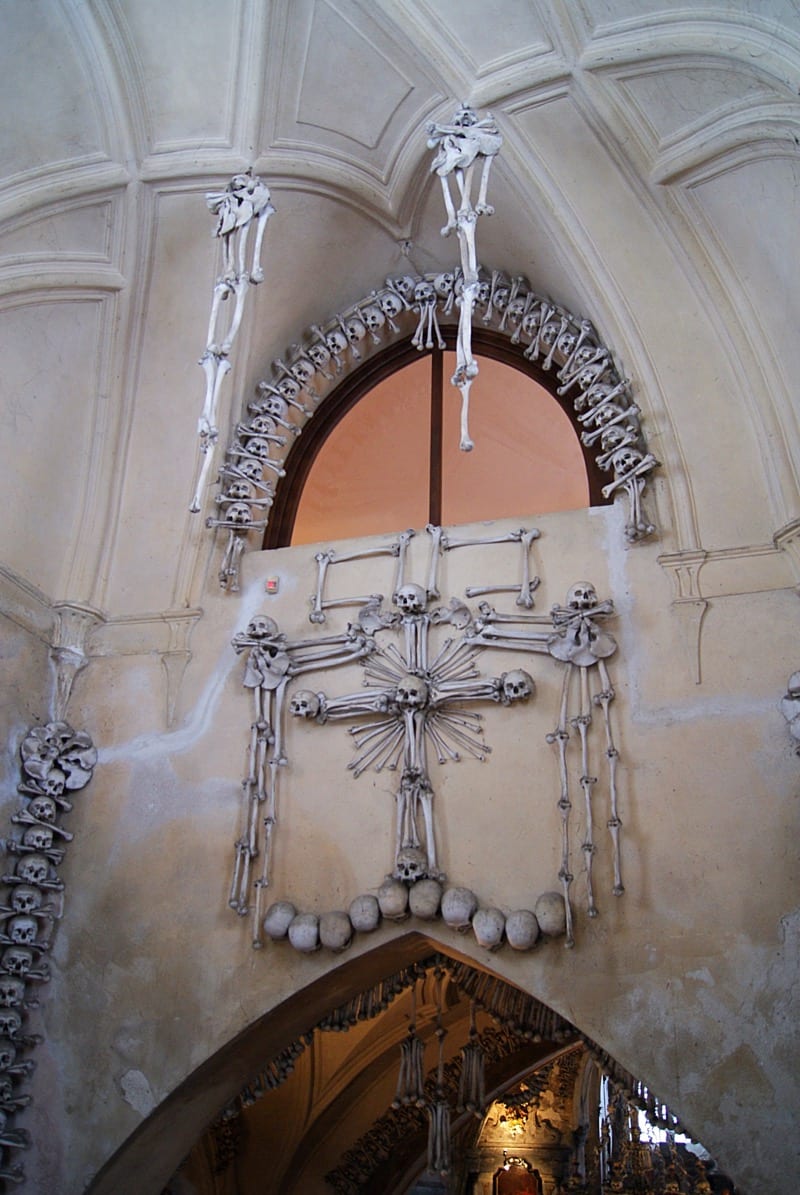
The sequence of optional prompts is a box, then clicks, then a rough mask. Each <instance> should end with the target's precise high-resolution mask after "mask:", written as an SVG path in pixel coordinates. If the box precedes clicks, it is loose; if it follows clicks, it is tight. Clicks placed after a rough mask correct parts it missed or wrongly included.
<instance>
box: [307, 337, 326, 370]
mask: <svg viewBox="0 0 800 1195" xmlns="http://www.w3.org/2000/svg"><path fill="white" fill-rule="evenodd" d="M308 355H309V357H310V359H311V361H312V363H313V364H314V365H315V366H316V368H317V369H319V370H323V369H324V368H325V366H326V365H327V364H328V362H329V361H330V359H331V355H330V353H329V352H328V348H327V345H324V344H322V342H321V341H319V340H317V341H315V343H314V344H310V345H309V346H308Z"/></svg>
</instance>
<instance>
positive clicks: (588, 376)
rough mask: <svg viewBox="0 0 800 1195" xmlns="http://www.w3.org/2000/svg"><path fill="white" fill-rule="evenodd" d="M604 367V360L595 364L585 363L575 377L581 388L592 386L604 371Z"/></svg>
mask: <svg viewBox="0 0 800 1195" xmlns="http://www.w3.org/2000/svg"><path fill="white" fill-rule="evenodd" d="M605 368H606V363H605V361H598V362H597V363H596V364H595V365H587V366H586V367H585V368H584V369H581V371H580V373H579V374H578V379H577V381H578V385H579V386H580V388H581V390H588V389H589V387H590V386H593V385H594V383H595V382H596V381H597V379H598V378H599V377H600V375H601V374H602V373H603V372H604V371H605Z"/></svg>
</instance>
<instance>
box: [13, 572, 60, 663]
mask: <svg viewBox="0 0 800 1195" xmlns="http://www.w3.org/2000/svg"><path fill="white" fill-rule="evenodd" d="M0 614H3V615H5V617H6V618H9V619H11V621H12V622H15V623H16V624H17V626H19V627H22V629H23V630H24V631H27V632H28V634H30V635H33V636H34V637H35V638H36V639H39V640H40V641H41V642H42V643H47V644H48V645H51V644H52V639H53V624H54V621H55V615H54V612H53V606H52V603H51V601H50V599H49V598H48V597H47V596H46V595H45V594H44V593H42V591H41V589H38V588H37V587H36V586H35V585H32V584H31V583H30V581H26V580H25V578H24V577H20V576H19V574H18V573H15V572H14V570H13V569H10V568H8V567H7V566H6V565H4V564H0Z"/></svg>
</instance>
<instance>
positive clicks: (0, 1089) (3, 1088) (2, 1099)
mask: <svg viewBox="0 0 800 1195" xmlns="http://www.w3.org/2000/svg"><path fill="white" fill-rule="evenodd" d="M13 1098H14V1087H13V1085H12V1083H11V1080H10V1079H0V1103H3V1104H8V1103H10V1101H11V1100H13Z"/></svg>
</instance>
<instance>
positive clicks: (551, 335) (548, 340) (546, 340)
mask: <svg viewBox="0 0 800 1195" xmlns="http://www.w3.org/2000/svg"><path fill="white" fill-rule="evenodd" d="M560 327H561V324H560V323H558V324H557V323H555V322H554V321H552V320H551V321H550V322H549V323H546V324H545V326H544V327H543V328H542V335H541V337H540V339H541V342H542V344H546V345H547V347H548V348H550V346H551V345H552V344H554V343H555V340H556V337H557V336H558V332H559V329H560Z"/></svg>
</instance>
